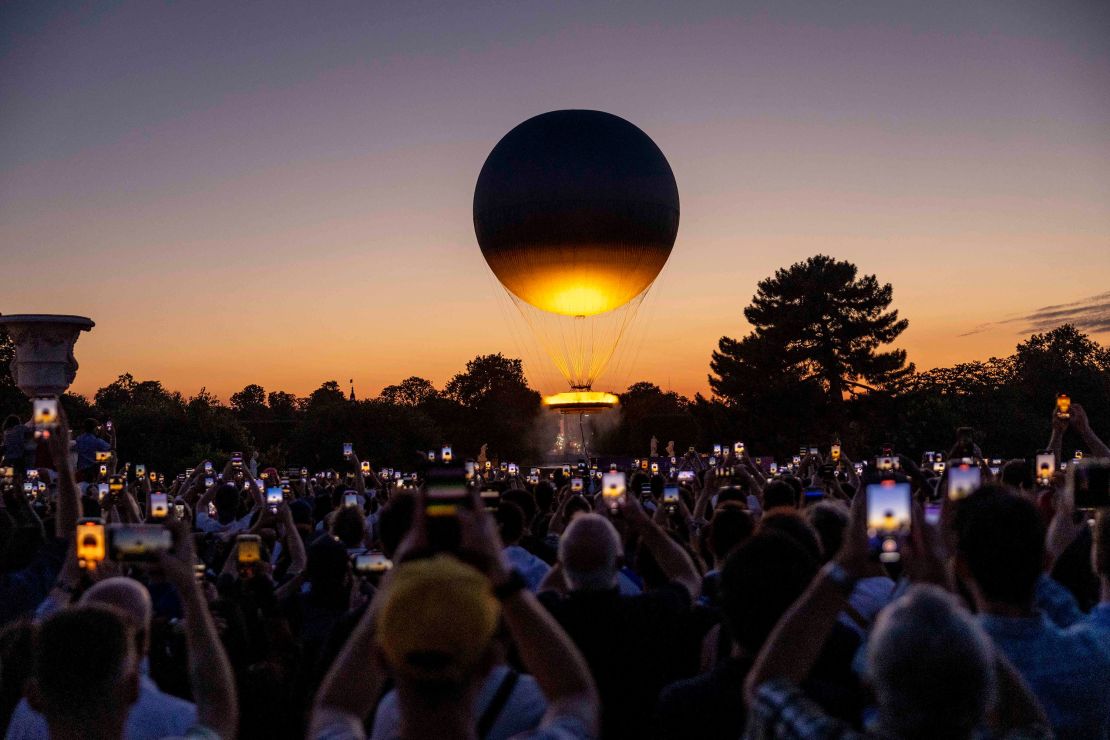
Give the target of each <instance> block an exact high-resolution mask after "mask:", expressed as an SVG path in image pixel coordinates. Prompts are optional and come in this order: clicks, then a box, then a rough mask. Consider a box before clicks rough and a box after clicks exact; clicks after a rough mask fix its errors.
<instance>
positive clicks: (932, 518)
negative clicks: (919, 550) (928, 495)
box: [925, 501, 941, 527]
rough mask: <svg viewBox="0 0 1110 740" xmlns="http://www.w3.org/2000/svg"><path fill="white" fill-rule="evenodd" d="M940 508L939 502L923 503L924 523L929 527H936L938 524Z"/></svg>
mask: <svg viewBox="0 0 1110 740" xmlns="http://www.w3.org/2000/svg"><path fill="white" fill-rule="evenodd" d="M940 506H941V505H940V502H939V501H926V502H925V523H926V524H928V525H929V526H931V527H936V526H938V525H939V524H940Z"/></svg>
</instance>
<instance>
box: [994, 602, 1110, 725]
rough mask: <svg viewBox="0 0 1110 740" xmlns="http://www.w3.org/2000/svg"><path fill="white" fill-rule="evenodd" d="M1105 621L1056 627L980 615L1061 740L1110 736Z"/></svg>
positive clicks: (1109, 637)
mask: <svg viewBox="0 0 1110 740" xmlns="http://www.w3.org/2000/svg"><path fill="white" fill-rule="evenodd" d="M1108 621H1110V620H1104V621H1103V622H1101V623H1100V622H1097V621H1095V620H1094V619H1089V620H1085V621H1083V622H1080V623H1077V624H1074V625H1072V626H1070V627H1060V626H1058V625H1056V624H1054V623H1053V622H1052V620H1051V619H1049V617H1048V615H1046V614H1045V613H1043V612H1040V611H1038V612H1037V614H1036V616H1033V617H998V616H993V615H990V614H983V615H980V616H979V623H980V624H981V625H982V626H983V629H984V630H986V632H987V634H988V635H990V636H991V639H992V640H993V641H994V644H995V645H996V646H997V647H998V648H999V649H1000V650H1001V651H1002V653H1003V654H1004V655H1005V656H1006V657H1007V658H1009V660H1010V662H1011V663H1013V664H1014V667H1015V668H1016V669H1017V671H1018V673H1020V674H1021V676H1022V678H1024V679H1025V681H1026V683H1028V684H1029V688H1030V689H1032V691H1033V693H1034V694H1035V695H1036V697H1037V699H1038V700H1039V701H1040V703H1041V706H1042V707H1044V710H1045V712H1046V713H1047V714H1048V719H1049V722H1051V723H1052V728H1053V730H1055V732H1056V736H1057V737H1058V738H1061V740H1066V739H1067V738H1106V737H1108V736H1110V629H1108V628H1107V627H1105V626H1102V625H1105V624H1107V622H1108Z"/></svg>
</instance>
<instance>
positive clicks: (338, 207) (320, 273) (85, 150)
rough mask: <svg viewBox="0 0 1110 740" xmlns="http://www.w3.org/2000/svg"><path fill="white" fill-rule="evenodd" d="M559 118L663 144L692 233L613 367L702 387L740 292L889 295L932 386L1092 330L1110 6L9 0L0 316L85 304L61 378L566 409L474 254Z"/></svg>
mask: <svg viewBox="0 0 1110 740" xmlns="http://www.w3.org/2000/svg"><path fill="white" fill-rule="evenodd" d="M560 108H595V109H600V110H605V111H608V112H611V113H614V114H616V115H619V116H621V117H623V118H626V119H628V120H629V121H631V122H633V123H634V124H636V125H637V126H639V127H640V128H641V129H643V130H644V131H645V132H646V133H647V134H648V135H649V136H651V137H652V138H653V139H654V140H655V142H656V143H657V144H658V145H659V147H660V148H661V149H662V151H663V152H664V154H665V155H666V156H667V158H668V160H669V162H670V164H671V167H672V169H673V171H674V174H675V177H676V179H677V182H678V188H679V193H680V197H681V203H682V217H681V219H682V220H681V225H680V228H679V233H678V240H677V242H676V244H675V248H674V251H673V253H672V255H671V258H670V261H669V263H668V265H667V266H666V267H665V268H664V271H663V273H662V276H661V277H660V279H659V280H658V281H657V283H656V286H655V288H654V289H653V292H652V293H651V294H650V295H649V297H648V299H647V301H646V302H645V304H644V306H643V308H642V310H641V311H640V315H639V323H638V324H637V326H636V329H635V330H634V331H633V332H632V333H631V335H630V336H628V337H626V339H627V340H628V342H627V346H626V347H625V348H624V352H623V354H622V356H621V358H620V360H621V361H620V362H619V363H617V365H616V366H615V367H614V368H613V369H612V371H611V373H610V374H608V375H606V376H603V378H602V382H601V383H600V384H599V385H601V386H605V387H607V388H613V389H616V390H620V389H622V388H623V386H624V385H625V384H627V383H629V382H632V381H636V380H641V379H644V380H651V381H654V382H656V383H659V384H660V385H662V386H664V387H668V388H671V389H674V390H677V391H680V392H683V393H693V392H695V391H705V390H706V388H707V381H706V374H707V372H708V363H709V357H710V353H711V351H712V350H713V349H714V347H715V346H716V342H717V340H718V339H719V338H720V337H721V336H722V335H729V336H734V337H736V336H741V335H743V334H745V333H746V332H747V331H748V326H747V324H746V323H745V321H744V318H743V315H742V310H743V308H744V306H745V305H747V303H748V301H749V300H750V298H751V296H752V294H753V292H754V291H755V285H756V282H757V281H758V280H760V279H762V278H764V277H766V276H768V275H770V274H771V273H773V272H774V270H775V269H776V268H778V267H782V266H785V265H789V264H790V263H792V262H795V261H798V260H802V259H805V258H806V257H809V256H811V255H813V254H816V253H826V254H831V255H833V256H835V257H838V258H842V259H849V260H852V261H854V262H855V263H857V264H858V265H859V266H860V268H861V270H862V271H864V272H867V273H874V274H876V275H877V276H878V277H879V279H880V280H882V281H884V282H890V283H893V285H894V307H896V308H897V309H898V310H899V311H900V312H901V314H902V315H903V316H904V317H906V318H908V319H909V321H910V328H909V329H908V330H907V331H906V332H905V334H903V336H902V338H901V339H900V341H899V342H898V346H901V347H903V348H905V349H906V350H908V352H909V355H910V359H911V360H913V361H914V362H916V363H917V365H918V366H919V367H921V368H928V367H933V366H936V365H943V364H950V363H954V362H960V361H969V360H974V359H981V358H986V357H989V356H991V355H992V354H993V355H1003V354H1008V353H1010V352H1011V351H1012V350H1013V347H1014V345H1015V344H1016V343H1017V342H1018V341H1020V340H1021V339H1022V338H1023V337H1024V336H1026V335H1027V334H1028V333H1029V332H1030V331H1031V330H1034V329H1045V328H1051V327H1052V326H1053V325H1055V323H1056V322H1057V321H1060V320H1062V319H1071V320H1073V321H1075V322H1076V323H1078V324H1079V325H1080V326H1081V328H1084V329H1085V330H1086V331H1088V332H1090V333H1091V334H1092V335H1094V336H1096V337H1097V338H1098V339H1100V340H1101V341H1104V342H1105V341H1110V292H1108V291H1110V3H1106V2H1067V1H1064V0H1061V1H1060V2H1043V0H1038V1H1037V2H1020V1H1017V0H1005V1H1000V2H967V1H966V0H963V1H961V2H927V3H926V2H887V1H886V0H883V1H875V2H853V1H850V0H847V1H845V2H833V3H827V2H826V3H821V2H765V3H747V2H745V3H735V2H719V3H692V2H681V3H679V2H667V3H663V2H660V3H649V2H610V3H598V2H581V3H570V2H558V3H555V2H487V3H480V4H479V3H469V2H452V3H446V2H445V3H420V2H403V3H402V2H391V3H385V2H378V3H370V2H344V3H340V2H320V3H303V2H296V3H293V2H290V3H276V2H267V3H217V2H199V3H192V2H190V3H175V4H172V5H171V4H164V3H156V2H146V1H143V2H121V3H114V2H98V3H88V4H86V5H83V6H79V5H78V4H77V3H53V2H32V1H26V2H12V3H5V4H4V5H3V7H2V9H0V256H2V257H3V267H4V275H5V286H4V291H3V293H2V298H0V312H2V313H34V312H43V313H74V314H81V315H86V316H89V317H91V318H92V319H94V320H95V321H96V323H97V326H96V328H95V329H94V330H93V331H92V333H90V334H86V335H83V336H82V338H81V339H80V341H79V342H78V344H77V347H76V354H77V358H78V360H79V361H80V363H81V370H80V372H79V374H78V377H77V382H76V383H75V385H74V387H73V390H75V391H77V392H81V393H91V392H94V391H95V390H96V389H97V388H98V387H100V386H102V385H104V384H106V383H108V382H110V381H111V380H113V379H114V378H115V377H116V376H117V375H119V374H120V373H123V372H131V373H132V374H134V375H135V376H136V377H137V378H139V379H157V380H161V381H162V382H163V383H164V384H166V385H167V386H168V387H170V388H173V389H176V390H180V391H182V392H183V393H186V394H192V393H195V392H196V391H197V390H198V389H199V388H200V387H201V386H206V387H207V388H208V390H210V391H213V392H215V393H216V394H217V395H218V396H220V397H223V398H225V399H226V398H227V396H228V395H230V393H232V392H234V391H235V390H238V389H239V388H242V387H243V386H244V385H245V384H247V383H251V382H256V383H260V384H262V385H263V386H265V387H266V389H267V390H277V389H282V390H287V391H292V392H296V393H298V394H304V393H307V392H309V391H311V390H312V389H313V388H315V387H317V386H318V385H319V384H320V383H321V382H323V381H325V380H329V379H336V380H339V381H340V383H342V384H344V385H346V380H347V379H348V378H354V380H355V385H356V387H357V389H358V393H359V395H360V396H371V395H375V394H376V393H377V392H378V391H379V390H380V389H381V387H382V386H384V385H386V384H389V383H394V382H397V381H398V380H400V379H402V378H404V377H406V376H408V375H422V376H424V377H427V378H429V379H431V380H432V381H434V382H435V383H437V384H438V385H441V384H442V383H443V382H444V381H445V380H447V378H448V377H450V375H451V374H453V373H454V372H456V371H458V370H460V369H462V367H463V365H464V364H465V362H466V360H468V359H470V358H472V357H473V356H474V355H476V354H478V353H487V352H504V353H506V354H510V355H513V356H523V357H524V359H525V360H526V363H527V370H528V372H529V376H530V378H531V379H532V381H533V383H535V384H536V385H537V386H539V387H540V388H541V390H544V391H556V390H562V388H560V387H559V383H558V381H557V379H556V376H555V374H554V372H553V371H551V370H550V369H549V367H547V366H546V365H543V364H542V358H541V357H540V355H539V353H538V351H537V350H536V347H535V345H534V343H529V342H528V341H526V340H525V339H524V337H523V329H524V327H523V324H522V323H521V321H520V319H519V317H514V315H513V314H512V307H511V304H510V303H509V302H508V301H507V299H506V297H505V296H504V294H503V293H502V292H501V291H500V288H499V287H498V285H497V283H496V282H495V280H494V278H493V277H492V274H491V273H490V271H489V269H488V267H487V266H486V264H485V262H484V261H483V259H482V256H481V253H480V252H479V250H478V247H477V244H476V242H475V238H474V230H473V224H472V220H471V199H472V197H473V193H474V183H475V180H476V178H477V176H478V172H479V170H480V169H481V166H482V163H483V161H484V160H485V158H486V155H487V154H489V152H490V150H491V149H492V148H493V146H494V145H495V144H496V143H497V141H498V140H499V139H500V138H501V137H502V136H503V135H504V134H505V133H506V132H508V131H509V130H510V129H511V128H512V127H513V126H515V125H516V124H517V123H519V122H521V121H522V120H524V119H526V118H529V117H531V116H533V115H536V114H538V113H542V112H545V111H549V110H554V109H560Z"/></svg>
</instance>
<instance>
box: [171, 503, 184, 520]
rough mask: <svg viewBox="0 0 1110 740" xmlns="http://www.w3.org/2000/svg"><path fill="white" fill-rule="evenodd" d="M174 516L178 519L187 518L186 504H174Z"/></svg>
mask: <svg viewBox="0 0 1110 740" xmlns="http://www.w3.org/2000/svg"><path fill="white" fill-rule="evenodd" d="M173 515H174V516H175V517H176V518H178V519H184V518H185V504H174V505H173Z"/></svg>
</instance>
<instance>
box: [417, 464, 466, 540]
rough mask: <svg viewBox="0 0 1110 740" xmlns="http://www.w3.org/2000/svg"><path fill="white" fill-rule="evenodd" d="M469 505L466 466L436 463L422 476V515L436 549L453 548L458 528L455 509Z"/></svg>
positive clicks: (457, 511)
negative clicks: (439, 464) (424, 477)
mask: <svg viewBox="0 0 1110 740" xmlns="http://www.w3.org/2000/svg"><path fill="white" fill-rule="evenodd" d="M471 506H472V504H471V498H470V495H469V493H468V492H467V488H466V469H465V468H461V467H459V468H456V467H435V468H431V469H429V470H428V472H427V477H426V479H425V496H424V517H425V522H426V524H427V528H428V543H429V545H430V547H431V549H432V550H433V551H435V552H456V551H458V549H459V542H460V537H461V530H460V529H459V520H458V513H459V511H461V510H462V509H467V508H470V507H471Z"/></svg>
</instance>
